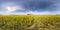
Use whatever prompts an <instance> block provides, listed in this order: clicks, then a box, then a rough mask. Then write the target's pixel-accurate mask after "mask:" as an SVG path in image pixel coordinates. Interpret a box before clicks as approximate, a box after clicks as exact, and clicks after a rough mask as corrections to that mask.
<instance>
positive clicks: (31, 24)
mask: <svg viewBox="0 0 60 30" xmlns="http://www.w3.org/2000/svg"><path fill="white" fill-rule="evenodd" d="M0 30H60V15H0Z"/></svg>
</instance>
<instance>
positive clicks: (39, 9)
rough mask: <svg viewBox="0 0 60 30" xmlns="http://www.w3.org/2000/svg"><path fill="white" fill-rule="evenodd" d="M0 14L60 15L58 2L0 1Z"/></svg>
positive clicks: (47, 0)
mask: <svg viewBox="0 0 60 30" xmlns="http://www.w3.org/2000/svg"><path fill="white" fill-rule="evenodd" d="M0 13H1V14H3V13H22V14H23V13H32V14H60V0H0Z"/></svg>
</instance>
